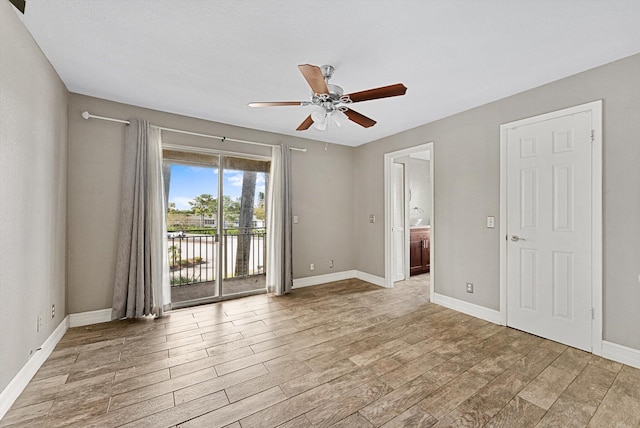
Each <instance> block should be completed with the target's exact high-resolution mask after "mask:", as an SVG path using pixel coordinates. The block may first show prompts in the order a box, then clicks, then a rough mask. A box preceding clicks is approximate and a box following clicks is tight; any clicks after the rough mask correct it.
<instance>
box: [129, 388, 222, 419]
mask: <svg viewBox="0 0 640 428" xmlns="http://www.w3.org/2000/svg"><path fill="white" fill-rule="evenodd" d="M227 404H229V401H228V400H227V396H226V395H225V393H224V391H219V392H216V393H213V394H209V395H205V396H204V397H200V398H198V399H196V400H192V401H189V402H187V403H182V404H179V405H176V406H175V407H171V408H169V409H166V410H162V411H161V412H158V413H154V414H153V415H151V416H149V417H146V418H143V419H139V420H137V421H133V422H129V423H128V424H125V425H121V426H122V427H123V428H147V427H148V428H165V427H166V428H170V427H173V426H176V425H179V424H181V423H183V422H186V421H189V420H191V419H194V418H197V417H198V416H202V415H204V414H205V413H209V412H211V411H214V410H216V409H219V408H221V407H224V406H226V405H227Z"/></svg>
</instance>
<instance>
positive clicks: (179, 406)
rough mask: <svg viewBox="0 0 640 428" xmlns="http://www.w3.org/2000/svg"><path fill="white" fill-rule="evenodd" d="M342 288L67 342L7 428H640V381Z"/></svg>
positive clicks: (434, 311) (520, 338) (418, 298)
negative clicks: (600, 427) (20, 427)
mask: <svg viewBox="0 0 640 428" xmlns="http://www.w3.org/2000/svg"><path fill="white" fill-rule="evenodd" d="M427 296H428V275H426V276H420V277H418V278H417V279H411V280H409V281H405V282H403V283H400V284H398V285H397V286H396V287H395V288H394V289H391V290H388V289H383V288H380V287H377V286H373V285H371V284H367V283H365V282H362V281H359V280H348V281H340V282H335V283H330V284H325V285H320V286H315V287H309V288H303V289H298V290H294V292H293V293H291V294H290V295H287V296H285V297H274V296H271V295H259V296H252V297H248V298H244V299H239V300H234V301H225V302H222V303H217V304H211V305H206V306H198V307H194V308H189V309H183V310H177V311H173V312H171V314H170V315H168V316H167V317H165V318H163V319H159V320H137V321H122V322H114V323H105V324H99V325H94V326H89V327H80V328H74V329H70V330H69V331H68V332H67V333H66V335H65V336H64V338H63V339H62V340H61V341H60V343H59V344H58V346H57V347H56V349H55V350H54V352H53V353H52V355H51V356H50V357H49V359H48V360H47V361H46V362H45V364H44V365H43V366H42V368H41V369H40V371H39V372H38V373H37V374H36V376H35V377H34V378H33V380H32V381H31V382H30V383H29V385H28V386H27V388H26V389H25V391H24V392H23V394H22V395H21V396H20V397H19V398H18V400H17V401H16V402H15V404H14V405H13V407H12V408H11V410H10V411H9V412H8V413H7V415H6V416H5V417H4V418H3V419H2V421H0V426H3V427H4V426H35V427H58V426H65V427H66V426H71V427H116V426H126V427H146V426H148V427H174V426H179V427H233V428H248V427H276V426H280V427H288V428H294V427H315V426H319V427H327V426H335V427H372V426H375V427H378V426H383V427H403V426H406V427H430V426H435V427H442V426H456V427H457V426H488V427H521V426H538V427H570V426H596V427H598V426H603V427H611V426H629V427H638V426H640V370H638V369H634V368H631V367H628V366H625V365H622V364H618V363H616V362H612V361H608V360H605V359H602V358H600V357H597V356H594V355H591V354H589V353H586V352H583V351H579V350H576V349H573V348H570V347H567V346H564V345H561V344H559V343H555V342H551V341H549V340H545V339H541V338H539V337H536V336H532V335H530V334H526V333H523V332H520V331H517V330H513V329H509V328H506V327H501V326H498V325H494V324H491V323H488V322H486V321H482V320H479V319H476V318H473V317H470V316H468V315H464V314H461V313H459V312H456V311H453V310H450V309H446V308H444V307H442V306H438V305H435V304H431V303H429V301H428V298H427Z"/></svg>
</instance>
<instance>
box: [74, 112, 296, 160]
mask: <svg viewBox="0 0 640 428" xmlns="http://www.w3.org/2000/svg"><path fill="white" fill-rule="evenodd" d="M82 117H83V118H84V119H100V120H107V121H109V122H118V123H124V124H126V125H129V124H130V123H131V122H129V121H128V120H122V119H114V118H113V117H105V116H96V115H95V114H91V113H89V112H88V111H83V112H82ZM151 126H153V127H154V128H157V129H159V130H161V131H167V132H175V133H176V134H185V135H194V136H196V137H204V138H213V139H216V140H220V141H222V142H223V143H224V142H225V141H233V142H234V143H243V144H253V145H254V146H264V147H274V146H276V144H267V143H258V142H257V141H247V140H236V139H235V138H227V137H219V136H217V135H210V134H201V133H199V132H192V131H184V130H182V129H174V128H166V127H164V126H158V125H153V124H151ZM289 150H296V151H298V152H306V151H307V149H303V148H300V147H289Z"/></svg>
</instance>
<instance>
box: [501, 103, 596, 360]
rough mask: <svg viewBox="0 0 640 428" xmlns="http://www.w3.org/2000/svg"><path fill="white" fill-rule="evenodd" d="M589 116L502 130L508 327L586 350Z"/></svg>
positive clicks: (588, 313) (588, 329)
mask: <svg viewBox="0 0 640 428" xmlns="http://www.w3.org/2000/svg"><path fill="white" fill-rule="evenodd" d="M592 120H593V119H592V114H591V111H582V112H579V113H575V114H567V115H564V116H560V117H555V118H551V119H549V118H546V117H545V119H542V120H540V121H538V122H535V121H533V122H532V123H530V124H526V125H521V126H514V127H511V128H509V127H507V129H506V140H507V146H506V151H507V154H506V156H507V157H506V161H507V166H506V172H507V175H506V180H507V183H506V188H507V202H506V207H507V213H506V217H507V219H506V224H507V236H506V238H507V239H508V241H507V244H506V246H507V250H506V254H507V274H506V277H507V325H509V326H512V327H514V328H517V329H520V330H524V331H528V332H531V333H533V334H536V335H538V336H542V337H546V338H549V339H552V340H555V341H558V342H562V343H565V344H568V345H571V346H574V347H576V348H580V349H584V350H588V351H590V350H591V329H592V288H591V287H592V284H591V278H592V265H591V260H592V259H591V257H592V254H591V251H592V234H591V231H592V224H591V222H592V219H591V203H592V201H591V198H592V192H591V185H592V165H591V158H592V154H591V144H592V139H593V134H592V129H593V124H592Z"/></svg>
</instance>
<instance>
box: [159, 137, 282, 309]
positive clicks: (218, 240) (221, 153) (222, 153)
mask: <svg viewBox="0 0 640 428" xmlns="http://www.w3.org/2000/svg"><path fill="white" fill-rule="evenodd" d="M162 149H163V150H174V151H179V152H186V153H197V154H204V155H212V156H218V164H219V165H218V214H217V217H216V223H217V231H216V235H215V240H214V241H215V243H214V246H215V248H216V251H217V254H216V264H217V266H216V269H215V281H216V289H217V290H216V291H217V295H216V296H212V297H202V298H198V299H192V300H185V301H183V302H171V309H178V308H184V307H189V306H196V305H202V304H206V303H215V302H220V301H222V300H231V299H236V298H240V297H246V296H252V295H255V294H264V293H266V292H267V290H266V287H265V289H263V290H250V291H243V292H240V293H234V294H227V295H223V294H222V281H223V280H222V272H223V270H222V263H223V253H222V251H223V245H224V244H226V243H223V242H222V241H223V235H222V228H223V227H224V212H223V191H224V177H223V175H224V158H225V157H226V156H229V157H240V158H245V159H253V160H260V161H271V160H272V158H271V156H263V155H255V154H248V153H240V152H232V151H227V150H218V149H209V148H204V147H194V146H183V145H179V144H165V143H163V144H162ZM163 239H165V240H166V239H167V234H166V233H165V234H164V237H163ZM266 256H267V255H266V254H265V257H266ZM165 263H167V261H166V257H165ZM167 281H168V278H167Z"/></svg>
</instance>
